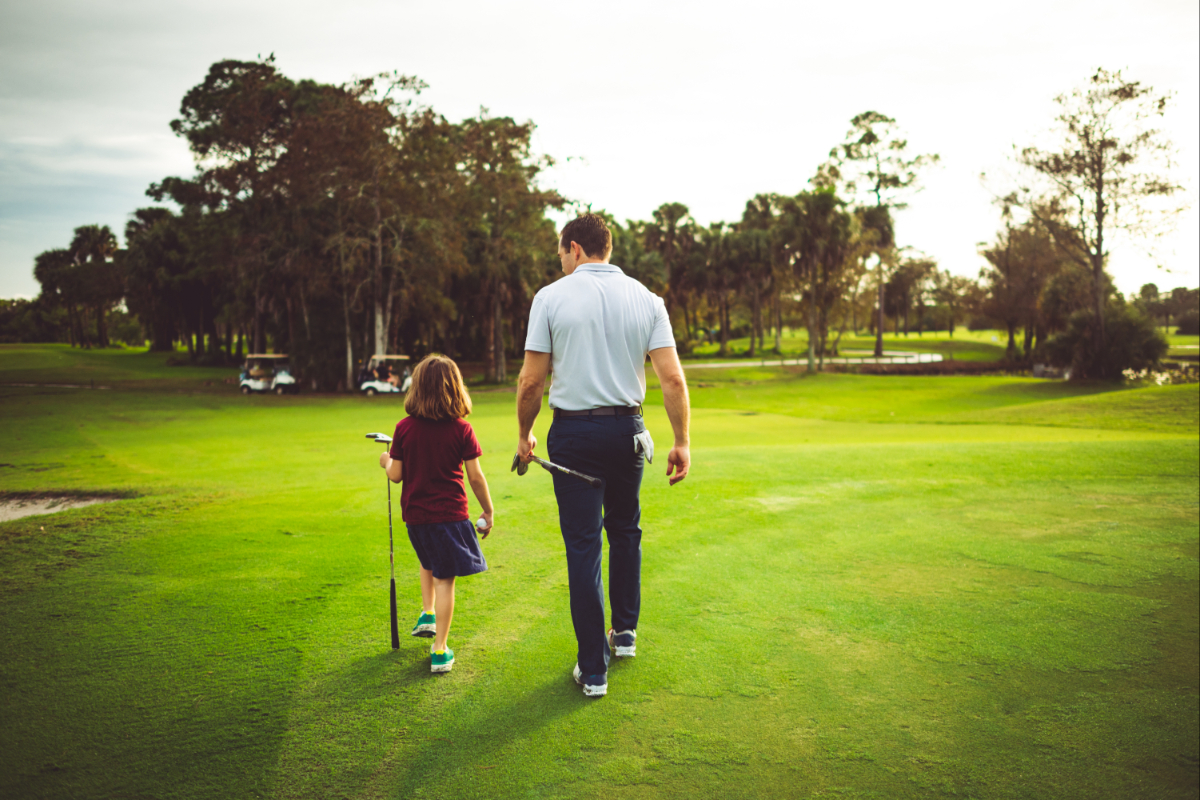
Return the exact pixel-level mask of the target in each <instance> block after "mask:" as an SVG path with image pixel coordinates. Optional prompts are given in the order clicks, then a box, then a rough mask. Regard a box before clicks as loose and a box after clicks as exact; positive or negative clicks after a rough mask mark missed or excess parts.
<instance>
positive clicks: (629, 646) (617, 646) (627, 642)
mask: <svg viewBox="0 0 1200 800" xmlns="http://www.w3.org/2000/svg"><path fill="white" fill-rule="evenodd" d="M608 647H609V649H610V650H612V654H613V655H614V656H616V657H617V658H633V657H634V656H636V655H637V631H621V632H620V633H617V632H616V631H615V630H613V629H612V628H609V629H608Z"/></svg>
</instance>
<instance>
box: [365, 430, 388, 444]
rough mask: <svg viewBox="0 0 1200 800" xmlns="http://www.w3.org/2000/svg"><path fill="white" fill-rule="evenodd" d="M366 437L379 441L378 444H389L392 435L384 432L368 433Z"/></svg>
mask: <svg viewBox="0 0 1200 800" xmlns="http://www.w3.org/2000/svg"><path fill="white" fill-rule="evenodd" d="M367 438H368V439H374V440H375V441H377V442H379V443H380V444H391V443H392V437H390V436H388V435H387V434H386V433H368V434H367Z"/></svg>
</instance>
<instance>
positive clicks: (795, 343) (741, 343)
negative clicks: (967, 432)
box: [690, 327, 1194, 361]
mask: <svg viewBox="0 0 1200 800" xmlns="http://www.w3.org/2000/svg"><path fill="white" fill-rule="evenodd" d="M859 334H860V335H858V336H855V335H854V333H853V331H848V332H847V333H845V334H844V335H843V336H842V341H841V344H840V345H839V347H840V348H841V350H840V352H841V354H842V355H849V356H857V355H864V356H870V355H872V354H873V353H874V351H875V337H874V336H872V335H870V334H868V333H867V331H866V330H865V329H864V330H861V331H859ZM833 336H834V338H836V332H835V333H834V335H833ZM1193 338H1194V337H1193ZM766 343H767V347H766V352H765V353H760V354H759V355H763V356H764V357H766V358H770V357H772V356H774V357H775V358H778V355H776V354H775V353H774V348H775V338H774V336H767V339H766ZM832 343H833V342H832V339H831V341H830V345H831V346H832ZM1019 343H1020V342H1018V345H1019ZM1007 345H1008V334H1007V333H1006V332H1005V331H969V330H967V329H966V328H959V329H957V330H956V331H954V335H953V336H951V335H950V334H948V333H946V332H945V331H937V332H928V331H927V332H925V333H922V334H918V333H915V332H913V333H910V334H908V335H907V336H905V335H904V334H903V333H899V334H896V333H892V332H891V331H890V329H889V330H888V331H885V332H884V334H883V348H884V351H885V352H893V351H894V352H902V353H941V355H942V357H943V358H954V359H956V360H958V361H998V360H999V359H1002V358H1004V349H1005V347H1007ZM728 348H729V356H728V357H730V358H740V357H743V356H745V354H746V352H747V351H748V350H749V349H750V339H749V337H745V336H744V337H742V338H740V339H730V340H729V342H728ZM720 349H721V347H720V345H719V344H707V343H701V344H697V345H695V346H694V347H693V348H692V353H691V356H690V358H692V359H696V360H700V361H711V360H714V359H716V360H721V359H719V358H718V356H717V353H718V352H719V351H720ZM779 349H780V350H781V351H782V352H783V355H784V357H785V358H787V359H788V360H789V361H790V360H791V359H793V358H804V357H806V356H807V353H808V334H807V333H806V332H805V331H804V330H803V329H798V328H787V327H785V328H784V329H783V336H781V337H780V339H779Z"/></svg>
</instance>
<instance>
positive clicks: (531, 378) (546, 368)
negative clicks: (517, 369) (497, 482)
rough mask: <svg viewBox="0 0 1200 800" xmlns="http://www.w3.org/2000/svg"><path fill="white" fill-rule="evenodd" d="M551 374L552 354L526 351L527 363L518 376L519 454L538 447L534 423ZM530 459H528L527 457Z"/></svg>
mask: <svg viewBox="0 0 1200 800" xmlns="http://www.w3.org/2000/svg"><path fill="white" fill-rule="evenodd" d="M549 374H550V354H549V353H539V352H537V351H536V350H526V351H525V364H524V366H522V367H521V375H520V377H519V378H517V454H518V455H520V456H521V457H522V458H525V457H526V456H528V455H529V454H530V453H532V452H533V448H535V447H537V437H536V436H534V435H533V423H534V421H535V420H536V419H537V415H538V412H539V411H541V410H542V393H543V392H545V391H546V376H547V375H549ZM526 460H528V459H526Z"/></svg>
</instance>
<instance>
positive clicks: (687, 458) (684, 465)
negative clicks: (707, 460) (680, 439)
mask: <svg viewBox="0 0 1200 800" xmlns="http://www.w3.org/2000/svg"><path fill="white" fill-rule="evenodd" d="M691 466H692V454H691V452H690V451H689V450H688V448H687V446H686V445H678V444H677V445H675V446H674V447H672V448H671V452H669V453H667V477H668V478H670V481H671V485H672V486H674V485H675V484H677V483H679V482H680V481H681V480H683V479H684V478H686V477H687V474H688V469H690V468H691ZM672 470H674V471H675V474H674V475H672V474H671V471H672Z"/></svg>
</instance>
